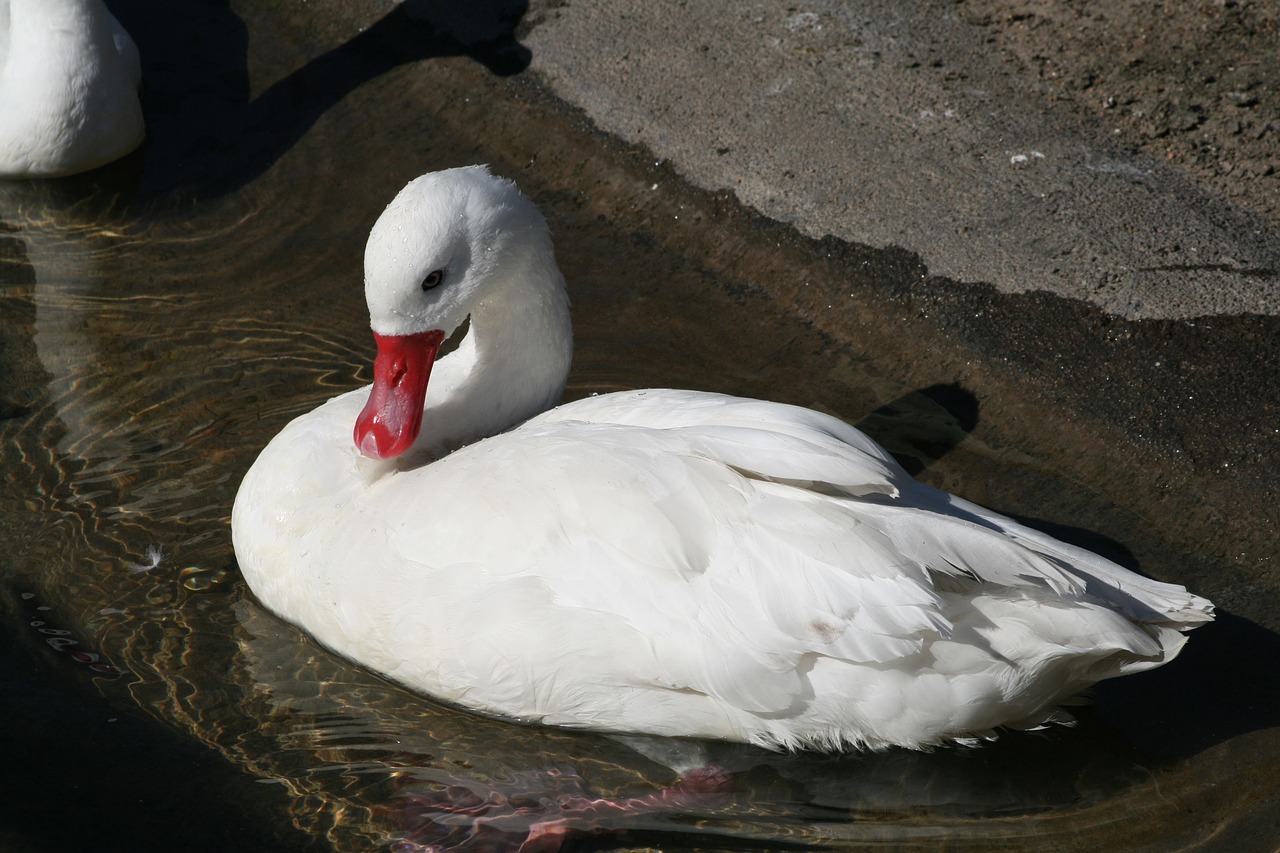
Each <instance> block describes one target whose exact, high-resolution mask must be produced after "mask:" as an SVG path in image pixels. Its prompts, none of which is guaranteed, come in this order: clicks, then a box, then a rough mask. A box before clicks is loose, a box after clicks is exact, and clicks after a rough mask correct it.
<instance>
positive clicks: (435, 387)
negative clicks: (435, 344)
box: [420, 248, 573, 452]
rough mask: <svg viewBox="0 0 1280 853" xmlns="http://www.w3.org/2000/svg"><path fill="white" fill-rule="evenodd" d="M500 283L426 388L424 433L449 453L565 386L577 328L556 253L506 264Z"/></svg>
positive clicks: (542, 404)
mask: <svg viewBox="0 0 1280 853" xmlns="http://www.w3.org/2000/svg"><path fill="white" fill-rule="evenodd" d="M549 251H550V250H549V248H548V252H549ZM494 285H495V286H494V287H492V288H491V289H490V290H489V291H488V292H487V293H486V295H485V297H484V298H483V299H481V300H480V302H479V303H478V304H477V305H476V307H475V308H474V309H473V310H472V312H471V317H470V329H469V330H468V332H467V335H466V337H465V338H463V340H462V342H461V343H460V344H459V346H458V349H457V350H455V351H454V352H453V353H450V354H449V355H446V356H444V357H443V358H441V359H440V361H439V363H438V364H437V366H436V375H435V376H434V377H433V379H432V383H431V384H432V387H431V388H430V389H429V390H428V393H427V406H426V411H425V412H424V415H423V426H422V436H421V437H420V440H421V439H425V440H426V441H427V443H428V444H429V445H430V446H432V447H435V448H438V449H440V450H444V451H446V452H447V451H448V450H452V449H455V448H456V447H458V446H461V445H463V444H468V443H470V442H472V441H476V440H478V439H481V438H484V437H486V436H490V435H494V434H496V433H499V432H502V431H504V430H506V429H509V428H511V427H513V426H516V425H517V424H519V423H522V422H523V421H525V420H527V419H529V418H531V417H533V416H534V415H536V414H538V413H539V412H542V411H545V410H547V409H549V408H551V407H553V406H554V405H556V404H557V403H558V402H559V401H560V396H561V394H562V393H563V392H564V385H565V380H566V379H567V378H568V374H569V365H570V362H571V360H572V355H573V331H572V326H571V323H570V317H569V300H568V296H567V295H566V293H565V287H564V279H563V278H562V277H561V275H560V271H559V269H558V268H557V267H556V266H555V261H554V258H552V259H551V260H550V262H549V263H547V262H541V263H540V262H537V259H536V258H535V260H534V262H532V263H530V264H527V265H523V266H522V267H517V268H515V269H513V270H510V271H509V272H506V271H504V278H503V280H502V281H501V282H495V283H494ZM437 452H439V451H437Z"/></svg>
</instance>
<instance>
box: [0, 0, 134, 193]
mask: <svg viewBox="0 0 1280 853" xmlns="http://www.w3.org/2000/svg"><path fill="white" fill-rule="evenodd" d="M141 80H142V73H141V65H140V63H139V60H138V49H137V47H135V46H134V43H133V40H132V39H130V38H129V34H128V33H126V32H125V31H124V29H123V28H122V27H121V26H120V22H119V21H117V20H116V19H115V17H114V16H112V14H111V12H109V11H108V10H107V7H106V6H105V5H103V3H102V0H0V178H47V177H59V176H62V175H71V174H75V173H77V172H85V171H88V170H89V169H95V168H97V167H98V166H102V165H105V164H107V163H110V162H112V161H113V160H117V159H119V158H120V157H123V156H124V155H126V154H128V153H129V152H130V151H132V150H133V149H135V148H137V147H138V145H139V144H140V143H141V142H142V138H143V135H144V133H145V129H144V125H143V119H142V105H141V104H140V103H139V101H138V85H139V84H140V82H141Z"/></svg>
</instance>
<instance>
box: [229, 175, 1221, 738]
mask: <svg viewBox="0 0 1280 853" xmlns="http://www.w3.org/2000/svg"><path fill="white" fill-rule="evenodd" d="M365 277H366V278H365V290H366V296H367V300H368V304H369V310H370V314H371V318H372V327H373V331H374V336H375V338H376V339H377V342H378V356H377V360H376V362H375V374H376V381H375V383H374V386H373V390H372V393H370V390H369V389H367V388H365V389H361V390H357V391H352V392H351V393H348V394H344V395H342V396H340V397H336V398H334V399H332V400H330V401H329V402H328V403H326V404H324V405H323V406H321V407H319V408H318V409H316V410H315V411H313V412H311V413H309V414H307V415H304V416H302V417H300V418H298V419H296V420H294V421H293V422H292V423H290V424H289V425H288V426H286V427H285V429H284V430H283V431H282V432H281V433H280V434H279V435H277V436H276V437H275V438H274V439H273V440H272V441H271V443H270V444H269V445H268V446H267V448H266V449H265V450H264V451H263V452H262V454H261V455H260V456H259V457H258V460H257V461H256V462H255V463H254V465H253V467H252V468H251V469H250V471H249V472H248V474H247V475H246V476H245V479H244V482H243V484H242V485H241V487H240V491H239V494H238V495H237V497H236V502H235V508H234V512H233V515H232V530H233V536H234V540H235V550H236V555H237V557H238V559H239V562H240V567H241V570H242V571H243V573H244V577H245V579H246V581H247V582H248V584H249V586H250V587H251V589H252V590H253V592H254V593H255V594H256V595H257V596H258V598H259V599H260V600H261V601H262V602H263V603H264V604H265V605H266V606H267V607H268V608H270V609H271V610H273V611H275V612H276V613H277V614H279V615H280V616H282V617H284V618H285V619H287V620H289V621H291V622H294V623H296V624H298V625H300V626H302V627H303V628H305V629H306V630H307V631H309V632H311V633H312V634H313V635H314V636H315V637H316V638H317V639H318V640H319V641H320V642H321V643H323V644H325V645H327V646H329V647H330V648H332V649H334V650H336V651H337V652H339V653H341V654H343V655H345V656H347V657H349V658H351V659H352V660H355V661H357V662H359V663H361V664H364V665H366V666H368V667H370V668H372V669H374V670H377V671H379V672H381V673H384V674H385V675H387V676H388V677H390V678H392V679H395V680H396V681H399V682H401V683H403V684H405V685H407V686H409V687H411V688H413V689H415V690H419V691H423V692H425V693H428V694H430V695H432V696H435V697H438V698H441V699H445V700H448V701H451V702H455V703H458V704H460V705H463V706H467V707H470V708H473V709H478V710H481V711H485V712H490V713H495V714H500V715H505V716H508V717H513V718H518V719H522V720H529V721H537V722H541V723H546V724H554V725H563V726H574V727H583V728H591V729H598V730H605V731H619V732H643V733H650V734H657V735H673V736H675V735H687V736H696V737H706V738H722V739H727V740H734V741H747V742H753V743H757V744H762V745H766V746H782V747H788V748H819V749H837V748H848V747H869V748H879V747H885V746H889V745H901V746H908V747H920V746H926V745H930V744H936V743H941V742H946V741H951V740H961V739H967V738H974V737H984V736H989V735H990V734H991V732H992V729H993V728H995V727H997V726H1002V725H1003V726H1018V727H1031V726H1036V725H1039V724H1041V723H1043V722H1046V721H1049V720H1053V719H1059V718H1060V717H1059V716H1058V712H1056V711H1055V706H1056V704H1057V703H1059V702H1061V701H1062V700H1064V699H1068V698H1070V697H1071V696H1072V695H1073V694H1075V693H1077V692H1078V691H1080V690H1081V689H1083V688H1085V687H1086V686H1088V685H1089V684H1091V683H1093V682H1095V681H1098V680H1100V679H1104V678H1110V677H1112V676H1116V675H1121V674H1124V673H1129V672H1137V671H1139V670H1144V669H1149V668H1151V667H1155V666H1159V665H1160V664H1162V663H1165V662H1166V661H1168V660H1170V659H1172V658H1173V657H1174V656H1175V655H1176V654H1177V652H1178V650H1179V648H1180V647H1181V646H1182V644H1183V642H1184V637H1183V635H1182V634H1181V633H1180V631H1184V630H1186V629H1188V628H1191V627H1194V626H1195V625H1197V624H1199V623H1201V622H1205V621H1207V620H1209V619H1211V618H1212V616H1211V614H1212V605H1211V604H1210V603H1209V602H1208V601H1206V600H1205V599H1203V598H1200V597H1198V596H1195V595H1192V594H1190V593H1188V592H1187V591H1186V590H1185V589H1183V588H1182V587H1179V586H1174V585H1170V584H1165V583H1159V582H1156V581H1152V580H1147V579H1146V578H1143V577H1140V576H1138V575H1136V574H1133V573H1132V572H1129V571H1127V570H1125V569H1123V568H1121V567H1119V566H1117V565H1115V564H1113V563H1111V562H1109V561H1107V560H1105V559H1103V558H1101V557H1099V556H1096V555H1094V554H1091V553H1089V552H1087V551H1084V550H1081V549H1079V548H1076V547H1073V546H1071V545H1067V544H1064V543H1062V542H1058V541H1056V540H1054V539H1052V538H1050V537H1049V536H1046V535H1044V534H1042V533H1038V532H1036V531H1034V530H1031V529H1029V528H1026V527H1024V526H1021V525H1019V524H1017V523H1015V522H1013V521H1012V520H1010V519H1008V518H1005V517H1003V516H1000V515H997V514H995V513H992V512H990V511H988V510H985V509H982V508H980V507H978V506H975V505H973V504H971V503H968V502H966V501H964V500H961V499H960V498H957V497H953V496H951V495H948V494H946V493H944V492H940V491H938V490H936V489H933V488H930V487H928V486H925V485H922V484H920V483H918V482H916V481H914V480H912V479H911V478H910V477H909V476H908V475H907V474H906V473H905V472H904V471H903V470H902V469H901V468H900V467H899V466H898V465H897V464H896V463H895V462H894V460H893V459H892V458H891V457H890V456H889V455H888V454H887V453H886V452H885V451H884V450H883V449H881V448H880V447H879V446H878V445H876V444H875V443H874V442H873V441H871V440H870V439H868V438H867V437H866V436H864V435H862V434H861V433H860V432H858V431H857V430H855V429H853V428H852V427H849V426H847V425H846V424H844V423H842V422H840V421H838V420H836V419H834V418H832V417H828V416H826V415H822V414H819V413H817V412H813V411H809V410H806V409H801V408H796V407H793V406H786V405H781V404H776V403H767V402H760V401H755V400H745V399H739V398H734V397H728V396H723V395H719V394H708V393H698V392H691V391H672V390H648V391H631V392H622V393H616V394H607V395H603V396H599V397H593V398H589V399H585V400H580V401H578V402H575V403H571V404H568V405H564V406H560V407H559V408H554V409H550V411H546V410H547V409H549V408H550V407H551V406H552V405H554V404H555V402H556V401H557V400H558V399H559V397H560V394H561V391H562V389H563V385H564V382H565V377H566V374H567V372H568V369H569V360H570V351H571V348H572V343H571V333H570V326H569V311H568V302H567V298H566V295H565V288H564V280H563V278H562V277H561V275H560V272H559V270H558V268H557V266H556V262H555V258H554V255H553V252H552V246H551V240H550V237H549V235H548V232H547V227H546V224H545V222H544V220H543V219H542V216H541V215H540V214H539V213H538V211H537V209H536V208H535V207H534V206H533V204H532V203H531V202H530V201H528V199H526V198H525V197H524V196H522V195H521V194H520V192H519V191H518V190H517V189H516V187H515V186H514V184H512V183H510V182H508V181H505V180H502V179H499V178H496V177H493V176H491V175H490V174H489V172H488V171H487V170H486V169H485V168H482V167H470V168H464V169H452V170H449V171H444V172H438V173H434V174H429V175H426V176H423V177H421V178H418V179H417V180H414V181H412V182H411V183H410V184H409V185H408V186H407V187H405V188H404V190H403V191H402V192H401V193H400V194H399V195H398V196H397V197H396V199H395V200H394V201H393V202H392V203H391V204H390V205H389V206H388V207H387V209H386V211H385V212H384V213H383V214H382V216H381V217H380V218H379V220H378V222H377V224H376V225H375V226H374V227H373V230H372V233H371V234H370V235H369V242H368V246H367V249H366V254H365ZM468 316H469V317H470V319H471V326H470V331H469V333H468V334H467V336H466V337H465V338H464V339H463V341H462V343H461V345H460V347H459V348H458V350H457V351H456V352H455V353H453V354H450V355H447V356H444V357H442V358H441V359H440V360H439V362H438V363H437V364H436V365H435V368H434V376H433V377H432V380H431V381H432V393H431V397H430V398H429V399H428V400H427V402H426V406H425V413H424V412H423V400H424V394H425V391H426V384H427V379H428V375H429V374H431V373H432V362H433V360H434V358H435V353H436V349H437V347H438V346H439V345H440V342H441V341H442V340H443V339H444V338H445V336H446V334H447V333H449V332H452V331H453V330H454V329H456V328H457V327H458V326H459V325H460V324H461V323H462V322H463V320H464V319H465V318H467V317H468ZM366 401H367V403H368V404H367V405H366ZM539 412H541V413H542V414H539ZM535 416H536V417H535ZM526 419H528V420H526ZM419 422H421V435H419ZM353 425H354V427H355V440H354V442H353V441H352V427H353ZM504 430H509V431H506V432H504ZM486 436H488V437H487V438H486ZM481 439H482V440H481ZM357 448H359V450H360V451H363V453H364V454H365V455H362V454H361V452H358V450H357ZM368 457H373V458H368Z"/></svg>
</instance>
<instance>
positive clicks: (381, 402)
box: [355, 166, 550, 459]
mask: <svg viewBox="0 0 1280 853" xmlns="http://www.w3.org/2000/svg"><path fill="white" fill-rule="evenodd" d="M544 246H545V247H546V249H547V250H549V247H550V238H549V235H548V233H547V226H546V221H545V220H544V219H543V218H542V214H541V213H539V212H538V210H537V208H536V207H535V206H534V205H533V203H532V202H531V201H529V200H528V199H527V198H525V197H524V195H522V194H521V193H520V191H519V190H518V189H517V188H516V185H515V184H514V183H513V182H512V181H509V180H506V179H503V178H499V177H496V176H494V175H492V174H490V173H489V170H488V168H487V167H485V166H468V167H464V168H459V169H447V170H445V171H441V172H432V173H430V174H427V175H423V176H422V177H420V178H416V179H414V180H412V181H410V182H409V183H408V184H407V185H406V186H405V188H404V189H402V190H401V191H400V193H399V194H398V195H397V196H396V197H395V199H393V200H392V202H391V203H390V204H389V205H387V208H386V210H384V211H383V212H382V215H381V216H380V217H378V221H377V222H376V223H375V224H374V226H373V229H372V230H371V231H370V232H369V241H368V243H367V244H366V246H365V261H364V271H365V301H366V302H367V303H368V306H369V321H370V326H371V328H372V329H373V335H374V338H375V340H376V341H377V344H378V356H377V359H376V360H375V362H374V387H373V391H372V393H371V394H370V396H369V402H368V403H367V404H366V406H365V408H364V411H363V412H361V414H360V417H359V418H358V419H357V421H356V427H355V442H356V447H357V448H359V450H360V452H361V453H362V454H364V455H365V456H369V457H371V458H376V459H391V458H394V457H395V456H398V455H400V454H401V453H403V452H404V451H406V450H408V449H409V447H410V446H412V444H413V442H414V441H415V440H416V439H417V437H418V432H419V430H420V429H421V425H422V411H423V405H424V402H425V400H426V390H427V382H428V380H429V379H430V376H431V366H432V364H433V363H434V362H435V358H436V354H437V352H438V350H439V348H440V345H441V343H443V342H444V340H445V339H446V338H447V337H448V336H449V335H450V334H452V332H453V331H454V330H455V329H457V328H458V327H459V326H461V325H462V323H463V321H464V320H466V319H467V317H468V316H469V315H471V313H472V312H473V311H474V310H475V309H476V308H477V307H478V306H479V305H480V304H481V303H482V302H483V301H484V300H486V299H493V298H501V293H502V291H503V289H504V286H505V285H506V284H507V283H508V282H510V281H512V280H513V279H515V278H517V277H518V275H519V271H522V270H527V269H528V266H529V261H530V260H531V257H528V256H529V255H531V253H532V254H536V253H538V252H539V251H540V248H541V247H544Z"/></svg>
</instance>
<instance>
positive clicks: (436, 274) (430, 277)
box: [422, 270, 444, 290]
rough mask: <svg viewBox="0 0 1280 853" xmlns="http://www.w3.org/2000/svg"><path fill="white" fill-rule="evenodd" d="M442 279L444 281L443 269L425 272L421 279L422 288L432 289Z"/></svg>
mask: <svg viewBox="0 0 1280 853" xmlns="http://www.w3.org/2000/svg"><path fill="white" fill-rule="evenodd" d="M442 281H444V270H433V271H432V272H429V273H427V277H426V278H424V279H423V280H422V289H423V290H434V289H435V288H437V287H439V286H440V282H442Z"/></svg>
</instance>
